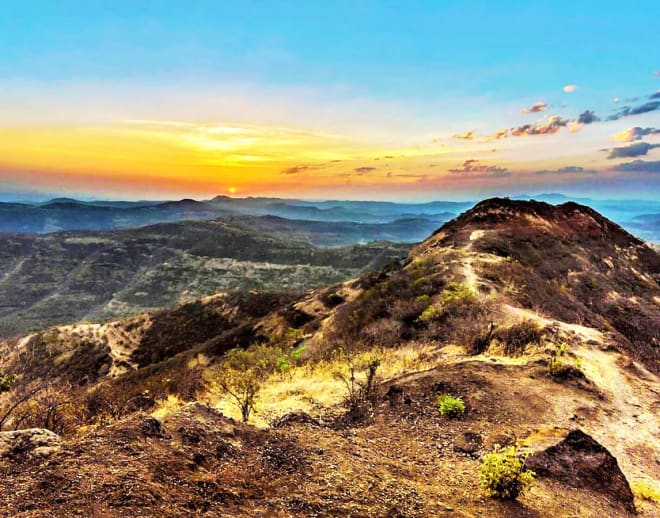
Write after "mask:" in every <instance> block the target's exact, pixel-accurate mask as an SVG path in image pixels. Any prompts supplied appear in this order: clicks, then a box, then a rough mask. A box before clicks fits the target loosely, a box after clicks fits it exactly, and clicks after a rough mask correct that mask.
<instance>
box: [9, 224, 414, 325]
mask: <svg viewBox="0 0 660 518" xmlns="http://www.w3.org/2000/svg"><path fill="white" fill-rule="evenodd" d="M237 221H240V220H237ZM267 227H268V226H267V225H266V226H265V227H264V228H263V229H259V228H257V229H254V228H250V225H248V224H247V223H242V224H241V225H238V224H234V223H232V222H192V221H189V222H183V223H161V224H158V225H154V226H147V227H141V228H138V229H123V230H114V231H95V232H61V233H55V234H47V235H28V234H4V235H3V234H0V335H7V334H12V333H18V332H25V331H28V330H32V329H41V328H43V327H45V326H48V325H52V324H58V323H65V322H72V321H76V320H98V319H106V318H111V317H117V316H120V315H129V314H133V313H136V312H138V311H142V310H145V309H155V308H161V307H166V306H170V305H172V304H175V303H177V302H180V301H182V300H187V299H190V298H195V297H199V296H202V295H209V294H212V293H216V292H219V291H225V290H235V289H243V290H250V289H259V290H268V289H271V290H272V289H277V290H307V289H310V288H316V287H319V286H323V285H326V284H329V283H334V282H339V281H343V280H345V279H348V278H351V277H354V276H355V275H357V274H358V273H360V272H362V271H364V270H365V269H372V268H376V267H379V266H380V265H382V264H384V263H386V262H388V261H390V260H392V259H393V258H398V257H401V256H402V255H403V254H405V253H406V251H407V250H408V248H409V247H408V246H407V245H396V244H390V243H386V242H379V243H372V244H370V245H365V246H351V247H343V248H332V249H328V248H317V247H315V246H313V245H311V244H309V242H310V241H313V239H305V242H304V241H299V240H297V239H299V238H300V237H302V236H304V235H305V234H304V232H303V233H302V234H296V233H295V232H294V231H293V230H291V231H290V232H289V231H286V230H285V229H283V228H280V229H279V230H278V231H277V232H271V231H270V230H269V229H268V228H267Z"/></svg>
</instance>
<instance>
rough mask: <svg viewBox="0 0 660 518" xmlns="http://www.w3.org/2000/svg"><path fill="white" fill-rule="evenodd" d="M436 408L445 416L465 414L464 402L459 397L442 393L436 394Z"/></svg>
mask: <svg viewBox="0 0 660 518" xmlns="http://www.w3.org/2000/svg"><path fill="white" fill-rule="evenodd" d="M438 408H439V409H440V413H441V414H442V415H444V416H447V417H460V416H462V415H463V414H465V403H463V400H462V399H461V398H460V397H454V396H450V395H449V394H444V395H442V396H438Z"/></svg>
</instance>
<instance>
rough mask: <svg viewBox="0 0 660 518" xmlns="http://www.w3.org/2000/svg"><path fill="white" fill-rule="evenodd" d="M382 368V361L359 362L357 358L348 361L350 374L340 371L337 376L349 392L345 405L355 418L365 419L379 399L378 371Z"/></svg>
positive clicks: (376, 359)
mask: <svg viewBox="0 0 660 518" xmlns="http://www.w3.org/2000/svg"><path fill="white" fill-rule="evenodd" d="M378 367H380V359H378V358H374V359H371V360H367V361H363V362H357V361H356V359H355V358H353V357H351V358H349V359H348V369H347V371H348V372H343V371H338V372H336V373H335V376H336V377H337V378H338V379H339V380H341V381H342V382H343V383H344V385H346V389H347V391H348V393H347V395H346V398H345V400H344V405H345V406H346V408H347V409H348V413H349V415H350V416H351V417H353V418H360V417H364V416H365V415H366V413H367V412H369V411H370V410H371V409H372V408H373V405H374V403H375V401H376V399H377V397H378V394H377V390H376V388H377V383H376V371H377V370H378Z"/></svg>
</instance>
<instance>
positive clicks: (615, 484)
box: [525, 430, 635, 512]
mask: <svg viewBox="0 0 660 518" xmlns="http://www.w3.org/2000/svg"><path fill="white" fill-rule="evenodd" d="M525 467H526V468H528V469H531V470H533V471H534V472H535V473H536V475H537V476H539V477H548V478H553V479H556V480H559V481H561V482H563V483H565V484H566V485H568V486H569V487H574V488H586V489H590V490H593V491H597V492H600V493H603V494H605V495H607V496H609V497H611V498H612V499H614V500H615V501H617V502H619V503H621V504H622V505H623V506H624V507H625V508H626V509H627V510H628V511H631V512H635V504H634V496H633V493H632V491H631V489H630V485H629V484H628V481H627V480H626V477H625V475H624V474H623V472H622V471H621V469H620V468H619V464H618V462H617V460H616V458H615V457H614V456H613V455H612V454H611V453H610V452H609V451H608V450H607V449H606V448H604V447H603V446H602V445H601V444H599V443H598V442H596V441H595V440H594V439H593V438H592V437H590V436H589V435H587V434H586V433H584V432H582V431H581V430H572V431H571V432H569V434H568V435H567V436H566V438H564V439H563V440H562V441H561V442H559V443H557V444H555V445H554V446H551V447H550V448H548V449H547V450H545V451H542V452H539V453H535V454H534V455H531V456H529V457H528V458H527V461H526V463H525Z"/></svg>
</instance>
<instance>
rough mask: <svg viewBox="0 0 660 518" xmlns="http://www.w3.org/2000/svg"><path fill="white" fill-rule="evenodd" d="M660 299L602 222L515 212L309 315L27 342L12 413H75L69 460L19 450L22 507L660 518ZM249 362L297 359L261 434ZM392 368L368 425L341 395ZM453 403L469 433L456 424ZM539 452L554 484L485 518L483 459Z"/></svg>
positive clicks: (238, 305) (463, 227) (154, 326)
mask: <svg viewBox="0 0 660 518" xmlns="http://www.w3.org/2000/svg"><path fill="white" fill-rule="evenodd" d="M659 282H660V256H658V254H657V253H656V252H655V251H653V250H652V249H651V248H649V247H648V246H647V245H645V244H644V243H643V242H642V241H640V240H639V239H637V238H635V237H634V236H632V235H630V234H629V233H627V232H626V231H625V230H623V229H622V228H621V227H619V226H618V225H616V224H614V223H612V222H611V221H609V220H608V219H606V218H605V217H603V216H601V215H600V214H599V213H597V212H595V211H594V210H593V209H590V208H588V207H585V206H582V205H578V204H575V203H564V204H562V205H557V206H553V205H549V204H547V203H543V202H530V201H520V200H509V199H491V200H486V201H484V202H481V203H479V204H477V205H476V206H475V207H474V208H472V209H470V210H469V211H467V212H465V213H463V214H462V215H461V216H459V217H458V218H456V219H454V220H452V221H450V222H448V223H447V224H445V225H443V226H442V227H441V228H440V229H438V230H437V231H436V232H435V233H433V234H432V235H431V236H430V237H429V238H428V239H426V240H425V241H423V242H422V243H420V244H419V245H417V246H415V247H414V248H413V249H412V250H410V252H409V254H408V256H407V258H405V259H401V260H396V261H390V262H389V263H388V264H386V265H383V266H381V267H379V268H377V269H376V270H375V271H371V272H368V273H364V274H362V275H361V276H359V277H357V278H355V279H352V280H348V281H342V282H338V283H335V284H331V285H328V286H325V287H323V288H319V289H316V290H314V291H311V292H308V293H305V294H302V295H298V294H295V293H257V292H253V293H234V294H218V295H215V296H211V297H206V298H201V299H199V300H197V301H195V302H192V303H186V304H183V305H180V306H177V307H173V308H171V309H169V310H163V311H159V312H155V313H144V314H141V315H138V316H135V317H132V318H130V319H124V320H117V321H115V322H109V323H106V324H102V325H101V324H99V325H89V324H78V325H70V326H60V327H55V328H51V329H48V330H46V331H44V332H40V333H36V334H33V335H29V336H25V337H23V338H17V339H12V340H10V341H7V342H6V343H5V344H4V354H3V356H2V358H3V362H2V366H3V371H4V372H5V373H6V374H9V373H13V374H16V375H18V381H17V383H16V384H15V385H14V386H13V387H12V388H11V390H9V391H8V392H6V393H5V394H4V395H3V396H2V398H3V399H2V401H1V403H2V405H4V406H3V408H8V406H9V405H11V404H12V401H16V399H17V398H20V395H21V394H24V393H25V391H26V390H31V389H32V387H41V388H37V389H36V390H41V392H38V393H39V394H42V395H40V396H39V397H38V398H35V401H36V402H39V401H43V398H46V396H48V395H49V394H50V397H51V398H53V397H54V396H53V395H52V392H50V393H46V394H45V395H43V394H44V393H43V391H44V390H51V391H57V393H58V395H59V396H58V397H60V398H65V400H66V402H67V403H66V404H67V405H69V406H67V407H66V408H75V411H70V412H68V411H67V412H66V413H63V414H62V416H61V417H62V420H61V421H58V424H61V426H60V427H59V428H58V430H57V431H58V433H60V434H61V435H62V438H59V437H57V438H53V437H48V438H44V439H41V440H42V441H43V444H42V446H40V447H39V448H37V449H34V450H32V449H31V447H29V445H23V446H22V447H21V448H18V447H14V449H10V450H8V451H9V453H6V454H5V455H4V457H5V460H4V461H3V464H0V468H1V469H2V473H3V477H4V478H3V479H4V480H5V483H4V484H3V487H2V489H1V490H0V491H1V494H0V497H1V498H2V499H3V500H4V501H5V502H6V505H7V506H8V507H7V508H8V509H11V511H12V513H14V514H19V515H20V513H24V514H30V513H31V514H33V515H39V513H40V512H42V513H43V512H45V510H46V509H50V512H51V515H52V514H53V513H55V514H56V515H65V513H66V512H69V511H68V510H71V509H77V510H78V511H76V512H79V514H80V515H87V516H89V515H95V514H97V515H99V516H102V515H112V516H124V515H131V516H141V515H144V516H146V515H149V514H150V513H153V511H154V510H155V509H158V511H159V512H160V513H161V514H162V515H164V516H180V515H181V514H185V513H190V512H193V513H199V514H203V513H210V514H211V515H221V516H222V515H227V516H260V515H272V516H333V515H343V516H374V517H375V516H404V517H408V516H410V517H413V516H466V517H467V516H484V515H488V516H510V517H520V516H523V517H525V516H528V517H535V516H576V515H580V516H591V517H594V518H596V517H601V516H612V517H619V516H620V517H623V516H629V513H630V512H631V511H632V509H633V506H635V507H636V508H637V511H638V512H639V513H640V514H641V515H642V516H654V515H655V514H656V513H657V510H658V507H657V503H654V502H653V501H652V496H649V495H652V494H653V491H656V494H657V492H658V491H660V480H658V476H657V473H658V463H657V452H658V448H659V445H660V434H659V433H658V426H657V423H658V413H659V412H660V405H658V400H659V399H658V396H659V394H660V380H659V378H658V373H659V359H660V349H659V345H660V344H659V341H660V285H659ZM235 347H239V348H246V349H248V351H251V352H249V353H248V354H249V355H252V356H249V357H250V358H254V362H255V363H254V365H266V364H268V365H270V363H268V362H270V361H271V360H270V359H269V358H271V356H270V355H271V353H272V354H273V355H274V356H272V359H273V363H272V365H273V367H272V369H273V370H272V371H269V372H270V374H269V375H268V376H267V377H266V378H265V380H264V381H263V385H262V387H261V390H260V391H259V393H258V405H257V410H256V414H254V415H253V416H252V419H251V423H252V424H242V423H238V422H237V420H238V418H239V417H240V412H238V409H237V408H236V407H235V406H234V405H232V402H231V398H229V397H228V396H227V394H226V393H225V392H224V391H223V390H222V389H221V387H220V381H221V380H223V379H225V378H226V377H227V376H228V373H229V372H230V371H229V370H228V369H229V368H230V367H229V366H228V365H229V364H226V363H225V362H226V356H225V355H226V353H227V352H228V351H230V350H232V349H233V348H235ZM375 358H377V359H379V360H380V364H379V366H378V367H377V371H376V375H377V376H376V385H375V388H374V398H373V401H372V402H371V403H369V404H368V405H367V406H366V407H364V408H361V409H359V410H360V411H359V412H357V411H355V410H356V409H353V410H351V411H350V412H347V409H346V407H345V402H346V385H345V384H344V382H343V381H342V379H340V378H338V377H337V376H336V373H337V372H341V373H343V376H344V380H346V379H350V377H349V378H347V376H350V372H351V371H350V367H351V365H353V366H357V370H356V371H355V374H356V376H357V377H358V379H359V380H364V376H365V372H366V371H365V369H364V367H363V365H364V364H365V363H366V364H368V363H369V362H372V361H373V360H374V359H375ZM284 366H286V368H285V367H284ZM248 368H252V367H248ZM442 394H451V395H454V396H460V397H461V398H462V399H463V401H464V402H465V406H466V413H465V415H464V416H462V417H460V418H458V419H450V418H448V417H446V416H442V415H441V414H440V413H439V411H438V406H437V403H436V399H437V397H438V396H439V395H442ZM40 398H41V399H40ZM46 399H47V398H46ZM51 400H52V399H51ZM38 404H41V403H35V405H38ZM20 408H22V407H20ZM31 408H32V407H31ZM20 415H24V414H20ZM25 415H26V417H25V421H24V423H25V424H26V425H30V426H43V423H42V422H41V421H40V420H39V419H38V417H39V416H37V418H36V419H35V418H34V416H33V414H30V413H29V412H28V413H27V414H25ZM10 422H11V421H10ZM81 423H82V425H81ZM46 424H48V423H46ZM575 429H579V430H581V432H577V431H573V432H572V433H570V434H569V431H571V430H575ZM582 432H584V433H585V434H588V436H590V437H591V438H593V439H591V438H589V437H586V438H585V436H584V435H583V434H582ZM565 438H566V440H565V441H563V439H565ZM595 441H597V442H595ZM515 443H517V444H518V445H519V446H520V448H521V449H522V450H523V451H529V452H531V453H534V456H533V457H531V459H532V460H530V463H531V462H535V463H536V464H535V465H536V466H538V468H536V469H538V470H539V476H538V477H537V482H536V485H535V486H534V487H533V489H532V490H531V492H530V493H529V494H527V495H524V496H523V497H521V498H520V499H519V502H518V503H506V502H499V501H496V500H492V499H489V498H486V497H484V496H483V494H482V493H480V491H479V488H478V482H477V476H478V470H479V466H480V463H481V458H482V457H483V455H484V454H485V453H487V452H488V451H491V450H492V448H493V446H494V445H495V444H500V445H504V444H515ZM549 447H550V448H549ZM40 448H41V449H40ZM43 448H46V451H43ZM571 448H572V449H571ZM37 451H38V453H37ZM562 451H568V452H569V453H568V454H565V455H564V456H563V457H561V456H560V457H553V455H557V452H562ZM610 453H611V454H612V455H613V456H614V457H615V458H616V460H614V461H612V459H611V458H610V457H607V455H610ZM570 458H574V459H577V460H576V461H575V465H570V466H569V465H567V462H569V461H568V460H567V459H570ZM553 459H554V460H553ZM557 459H558V460H557ZM543 470H545V471H543ZM585 470H586V471H585ZM589 470H591V471H589ZM603 480H608V481H617V482H616V483H614V482H612V483H609V484H606V485H604V484H602V481H603ZM598 481H600V482H598ZM628 483H630V486H631V487H632V490H633V492H634V494H635V500H634V502H633V496H632V495H633V492H631V491H630V488H629V487H628ZM25 494H30V495H34V496H33V498H32V497H31V498H30V500H29V503H28V501H27V500H25V499H24V498H23V495H25ZM643 495H646V496H647V499H644V498H643ZM70 514H71V515H75V513H74V512H71V513H70Z"/></svg>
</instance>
